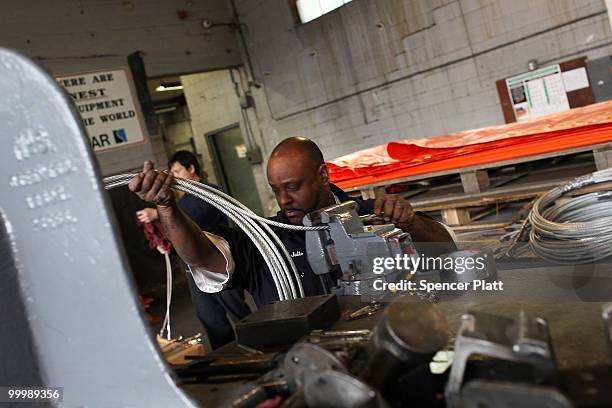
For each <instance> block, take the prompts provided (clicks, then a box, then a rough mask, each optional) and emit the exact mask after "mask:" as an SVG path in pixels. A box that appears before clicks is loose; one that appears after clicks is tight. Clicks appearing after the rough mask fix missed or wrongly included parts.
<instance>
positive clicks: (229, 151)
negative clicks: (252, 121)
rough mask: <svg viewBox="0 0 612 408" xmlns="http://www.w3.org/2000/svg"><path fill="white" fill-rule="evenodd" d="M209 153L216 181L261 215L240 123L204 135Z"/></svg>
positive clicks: (259, 202) (261, 211)
mask: <svg viewBox="0 0 612 408" xmlns="http://www.w3.org/2000/svg"><path fill="white" fill-rule="evenodd" d="M205 138H206V140H207V143H208V145H209V147H210V152H211V154H212V155H213V159H214V160H213V161H214V163H215V171H216V173H217V179H218V182H219V184H221V185H222V187H223V188H224V189H225V190H226V191H227V192H228V193H229V194H230V195H231V196H232V197H234V198H235V199H237V200H239V201H240V202H241V203H243V204H244V205H246V206H247V207H249V208H250V209H251V210H253V212H255V213H256V214H258V215H263V209H262V206H261V201H260V199H259V193H258V192H257V185H256V184H255V177H254V176H253V169H252V168H251V163H250V162H249V159H248V158H247V147H246V145H245V143H244V139H243V138H242V133H241V132H240V126H239V125H238V124H237V123H235V124H233V125H230V126H227V127H224V128H221V129H217V130H215V131H213V132H210V133H207V134H206V135H205Z"/></svg>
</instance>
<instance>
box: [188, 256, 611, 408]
mask: <svg viewBox="0 0 612 408" xmlns="http://www.w3.org/2000/svg"><path fill="white" fill-rule="evenodd" d="M499 268H500V270H498V279H499V280H500V281H502V282H503V284H504V290H503V291H500V292H467V293H465V294H463V295H461V296H457V294H456V293H440V294H439V303H438V306H439V307H440V309H441V310H442V312H443V313H444V315H445V317H446V319H447V321H448V324H449V327H450V329H451V331H452V334H453V336H454V334H455V333H456V330H457V329H458V327H459V321H460V318H461V315H463V314H464V313H466V312H467V311H470V310H474V311H483V312H487V313H490V314H496V315H502V316H507V317H516V316H517V315H518V312H519V310H524V311H525V312H527V313H530V314H534V315H538V316H541V317H543V318H544V319H546V320H547V321H548V324H549V329H550V334H551V338H552V344H553V350H554V353H555V359H556V362H557V366H558V368H559V369H560V370H562V371H568V370H576V369H582V368H585V367H595V366H603V365H610V364H611V363H612V360H611V355H610V350H609V348H608V343H607V336H608V334H607V332H606V330H605V327H604V323H603V320H602V317H601V315H602V306H603V304H604V303H605V302H606V301H610V300H612V275H610V273H609V271H610V270H612V262H610V261H609V262H601V263H598V264H596V265H584V266H577V267H572V266H553V265H543V264H542V262H540V261H536V262H534V263H533V266H532V267H525V268H521V269H510V268H508V269H502V268H504V265H503V264H500V265H499ZM413 279H415V278H413ZM417 279H418V278H417ZM427 279H430V278H427ZM339 302H340V307H341V318H340V319H339V320H338V321H337V322H336V323H335V324H334V325H333V326H332V328H331V329H330V330H361V329H371V328H373V327H374V325H375V324H376V322H377V321H378V319H379V318H380V316H381V314H382V313H381V312H378V313H376V314H374V315H372V316H369V317H364V318H363V319H359V320H353V321H347V320H346V317H347V316H348V314H350V313H351V312H352V311H354V310H356V309H358V308H360V307H362V306H363V305H364V304H366V303H364V300H363V299H361V298H360V297H357V296H343V297H340V298H339ZM290 346H291V345H289V346H287V347H279V348H275V349H272V350H262V351H263V352H265V353H282V352H283V351H286V350H287V349H288V348H289V347H290ZM449 348H452V342H451V343H449ZM248 354H249V352H248V351H246V350H244V349H242V348H240V347H238V346H237V345H236V344H235V343H232V344H228V345H226V346H224V347H222V348H219V349H217V350H215V351H214V352H213V353H211V354H210V355H209V357H219V358H223V356H236V355H248ZM246 382H248V381H237V382H230V383H217V384H183V389H184V390H185V391H186V392H187V393H188V394H189V395H191V396H192V397H193V398H194V399H195V400H196V401H198V402H200V403H201V404H202V405H206V406H217V405H216V404H217V403H219V401H223V400H225V399H226V398H227V397H228V396H229V395H231V394H232V393H233V392H235V391H236V389H237V388H238V387H239V386H241V385H242V384H244V383H246Z"/></svg>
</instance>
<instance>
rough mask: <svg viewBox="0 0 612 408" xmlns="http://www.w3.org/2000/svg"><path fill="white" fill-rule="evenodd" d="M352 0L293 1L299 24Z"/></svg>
mask: <svg viewBox="0 0 612 408" xmlns="http://www.w3.org/2000/svg"><path fill="white" fill-rule="evenodd" d="M351 1H352V0H295V3H294V4H295V9H294V11H295V13H296V14H297V16H296V17H297V19H298V21H299V22H300V23H307V22H309V21H312V20H314V19H316V18H319V17H321V16H322V15H323V14H327V13H329V12H330V11H333V10H335V9H337V8H338V7H342V6H343V5H345V4H347V3H350V2H351Z"/></svg>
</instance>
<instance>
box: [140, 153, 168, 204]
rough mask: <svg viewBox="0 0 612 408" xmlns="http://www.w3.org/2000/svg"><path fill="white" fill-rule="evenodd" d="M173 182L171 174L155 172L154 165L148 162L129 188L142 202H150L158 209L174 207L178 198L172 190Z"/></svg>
mask: <svg viewBox="0 0 612 408" xmlns="http://www.w3.org/2000/svg"><path fill="white" fill-rule="evenodd" d="M173 181H174V177H172V175H171V174H168V173H166V172H158V171H157V170H154V169H153V163H152V162H151V161H149V160H147V161H146V162H145V163H144V166H143V168H142V172H140V173H139V174H138V175H137V176H136V177H134V178H133V179H132V181H130V184H128V188H129V189H130V190H131V191H133V192H134V193H136V195H137V196H138V197H140V199H141V200H144V201H149V202H151V203H153V204H155V205H157V206H158V207H172V206H174V205H175V204H176V196H175V195H174V191H172V190H171V189H170V184H172V182H173Z"/></svg>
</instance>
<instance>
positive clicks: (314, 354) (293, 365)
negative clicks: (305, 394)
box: [284, 343, 346, 390]
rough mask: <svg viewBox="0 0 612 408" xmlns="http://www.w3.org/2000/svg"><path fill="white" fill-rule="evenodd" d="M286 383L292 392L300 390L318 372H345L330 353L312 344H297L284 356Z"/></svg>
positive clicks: (342, 365)
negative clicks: (287, 382) (289, 385)
mask: <svg viewBox="0 0 612 408" xmlns="http://www.w3.org/2000/svg"><path fill="white" fill-rule="evenodd" d="M284 369H285V374H286V376H287V381H289V383H290V384H291V386H292V388H293V389H294V390H297V389H299V388H301V387H302V386H303V385H304V383H305V382H306V380H307V379H308V377H310V376H311V375H313V374H314V373H317V372H319V371H326V370H336V371H342V372H344V371H346V368H345V367H344V364H343V363H342V362H341V361H340V360H339V359H338V358H337V357H336V356H335V355H334V354H333V353H331V352H329V351H327V350H325V349H324V348H322V347H320V346H317V345H315V344H312V343H298V344H296V345H295V346H293V347H292V348H291V349H290V350H289V351H288V352H287V354H286V355H285V364H284Z"/></svg>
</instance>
